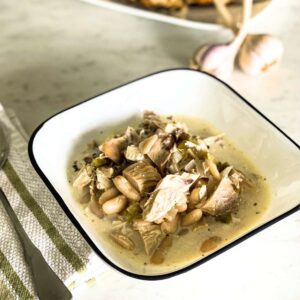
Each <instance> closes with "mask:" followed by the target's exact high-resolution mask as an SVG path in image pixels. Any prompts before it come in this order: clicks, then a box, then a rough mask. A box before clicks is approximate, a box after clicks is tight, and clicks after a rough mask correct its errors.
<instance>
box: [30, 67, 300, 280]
mask: <svg viewBox="0 0 300 300" xmlns="http://www.w3.org/2000/svg"><path fill="white" fill-rule="evenodd" d="M170 71H190V72H197V73H202V74H205V75H207V76H209V77H211V78H213V79H215V80H217V81H218V82H220V83H221V84H222V85H224V86H225V87H227V88H228V89H229V90H230V91H231V92H233V93H234V94H235V95H236V96H238V98H239V99H240V100H241V101H242V102H244V103H245V104H246V105H248V106H249V107H250V108H251V109H252V110H254V111H255V112H256V113H257V114H258V115H259V116H261V117H262V118H263V119H264V120H265V121H267V122H268V123H269V124H271V125H272V126H273V127H274V128H275V129H276V130H277V131H279V132H280V133H281V134H282V135H283V136H284V137H285V138H286V139H287V140H288V141H290V142H291V143H292V144H293V145H294V146H296V148H297V149H298V150H300V146H299V145H298V144H297V143H296V142H295V141H294V140H292V139H291V138H290V137H289V136H288V135H287V134H286V133H285V132H283V131H282V130H281V129H280V128H279V127H278V126H277V125H275V124H274V123H273V122H272V121H271V120H270V119H269V118H267V117H266V116H265V115H264V114H263V113H262V112H260V111H259V110H258V109H257V108H256V107H254V106H253V105H252V104H251V103H249V102H248V101H247V100H246V99H245V98H244V97H243V96H241V95H240V94H239V93H238V92H237V91H235V90H234V89H233V88H232V87H230V86H229V85H228V84H227V83H225V82H224V81H222V80H220V79H219V78H217V77H215V76H213V75H211V74H209V73H206V72H202V71H197V70H192V69H189V68H171V69H165V70H161V71H158V72H154V73H151V74H148V75H145V76H143V77H140V78H137V79H134V80H132V81H129V82H127V83H125V84H122V85H119V86H117V87H115V88H112V89H110V90H108V91H105V92H102V93H100V94H98V95H96V96H93V97H91V98H88V99H86V100H83V101H81V102H79V103H77V104H75V105H72V106H70V107H68V108H66V109H63V110H62V111H60V112H58V113H56V114H54V115H52V116H50V117H49V118H47V119H46V120H45V121H44V122H42V123H41V124H40V125H39V126H38V127H37V128H36V129H35V130H34V132H33V133H32V135H31V137H30V140H29V143H28V154H29V158H30V161H31V164H32V165H33V167H34V169H35V170H36V172H37V173H38V175H39V176H40V177H41V179H42V180H43V181H44V183H45V184H46V186H47V188H48V189H49V190H50V192H51V193H52V194H53V196H54V197H55V199H56V201H57V202H58V203H59V205H60V206H61V208H62V209H63V211H64V212H65V214H66V215H67V216H68V218H69V219H70V220H71V222H72V223H73V225H74V226H75V227H76V228H77V230H78V231H79V232H80V234H81V235H82V236H83V238H84V239H85V240H86V242H87V243H88V244H89V246H90V247H91V248H92V249H93V251H94V252H95V253H97V255H98V256H99V257H100V258H101V259H102V260H104V262H106V263H107V264H108V265H110V266H111V267H113V268H114V269H116V270H117V271H119V272H121V273H123V274H125V275H127V276H130V277H133V278H136V279H141V280H161V279H167V278H171V277H173V276H176V275H179V274H182V273H185V272H187V271H189V270H191V269H193V268H195V267H197V266H199V265H201V264H203V263H205V262H207V261H208V260H210V259H212V258H214V257H216V256H217V255H220V254H222V253H224V252H225V251H227V250H229V249H230V248H232V247H234V246H236V245H238V244H239V243H241V242H243V241H245V240H246V239H248V238H250V237H251V236H253V235H255V234H257V233H259V232H260V231H261V230H263V229H265V228H267V227H269V226H271V225H273V224H275V223H277V222H278V221H280V220H282V219H284V218H286V217H287V216H289V215H291V214H292V213H295V212H297V211H298V210H300V204H298V205H296V206H295V207H294V208H292V209H290V210H289V211H287V212H285V213H283V214H281V215H279V216H278V217H276V218H274V219H272V220H270V221H268V222H267V223H265V224H263V225H261V226H259V227H257V228H255V229H254V230H252V231H250V232H248V233H247V234H245V235H244V236H242V237H240V238H238V239H237V240H235V241H233V242H231V243H230V244H228V245H226V246H224V247H222V248H221V249H219V250H217V251H215V252H213V253H212V254H210V255H208V256H206V257H204V258H202V259H201V260H199V261H197V262H194V263H193V264H191V265H189V266H186V267H184V268H182V269H179V270H176V271H173V272H170V273H166V274H161V275H141V274H136V273H132V272H129V271H127V270H124V269H122V268H120V267H119V266H117V265H115V264H114V263H113V262H112V261H111V260H110V259H108V258H107V257H106V256H105V255H104V254H103V253H102V252H101V251H100V250H99V248H98V247H97V246H96V245H95V244H94V242H93V241H92V240H91V238H90V237H89V236H88V234H87V233H86V231H85V230H84V228H83V227H82V226H81V224H80V223H79V222H78V221H77V219H76V218H75V216H74V215H73V214H72V213H71V211H70V210H69V208H68V207H67V205H66V204H65V202H64V200H63V199H62V198H61V197H60V195H59V194H58V192H57V191H56V190H55V188H54V187H53V186H52V184H51V183H50V181H49V180H48V178H47V176H46V175H45V174H44V173H43V172H42V170H41V169H40V167H39V165H38V163H37V162H36V160H35V157H34V154H33V142H34V138H35V136H36V135H37V133H38V132H39V130H40V129H41V128H42V127H43V126H44V124H45V123H47V122H48V121H49V120H50V119H52V118H53V117H55V116H56V115H58V114H61V113H63V112H65V111H67V110H70V109H72V108H73V107H76V106H79V105H81V104H83V103H85V102H87V101H90V100H92V99H94V98H96V97H99V96H101V95H104V94H106V93H109V92H112V91H114V90H117V89H119V88H121V87H124V86H126V85H129V84H131V83H134V82H136V81H139V80H142V79H145V78H147V77H151V76H153V75H157V74H160V73H165V72H170Z"/></svg>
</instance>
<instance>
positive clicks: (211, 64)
mask: <svg viewBox="0 0 300 300" xmlns="http://www.w3.org/2000/svg"><path fill="white" fill-rule="evenodd" d="M191 67H192V68H194V69H198V70H201V71H204V72H207V73H209V74H212V75H214V76H216V77H218V78H220V79H223V80H226V79H228V78H229V77H230V75H231V74H232V72H233V69H234V52H233V51H232V48H231V46H230V44H215V45H205V46H203V47H201V48H200V49H198V50H197V52H196V53H195V55H194V58H193V62H192V64H191Z"/></svg>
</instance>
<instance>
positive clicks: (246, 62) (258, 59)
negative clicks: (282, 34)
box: [238, 34, 283, 75]
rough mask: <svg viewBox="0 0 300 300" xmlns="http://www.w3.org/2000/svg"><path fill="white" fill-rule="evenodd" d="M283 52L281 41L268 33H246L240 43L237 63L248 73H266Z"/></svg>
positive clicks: (277, 61) (275, 63) (277, 62)
mask: <svg viewBox="0 0 300 300" xmlns="http://www.w3.org/2000/svg"><path fill="white" fill-rule="evenodd" d="M282 53H283V45H282V43H281V41H280V40H279V39H278V38H276V37H274V36H271V35H268V34H255V35H248V36H247V37H246V39H245V40H244V43H243V44H242V46H241V48H240V51H239V55H238V63H239V66H240V68H241V69H242V70H243V71H244V72H245V73H248V74H250V75H259V74H262V73H266V72H268V71H270V70H271V69H273V68H274V67H275V66H277V65H278V64H279V62H280V59H281V56H282Z"/></svg>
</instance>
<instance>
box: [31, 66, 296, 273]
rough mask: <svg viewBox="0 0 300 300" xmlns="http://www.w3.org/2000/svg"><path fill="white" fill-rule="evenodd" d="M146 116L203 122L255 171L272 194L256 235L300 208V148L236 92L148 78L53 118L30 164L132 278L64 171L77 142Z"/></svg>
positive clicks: (203, 81)
mask: <svg viewBox="0 0 300 300" xmlns="http://www.w3.org/2000/svg"><path fill="white" fill-rule="evenodd" d="M145 109H149V110H153V111H155V112H157V113H161V114H181V115H182V114H184V115H191V116H196V117H199V118H202V119H205V120H207V121H209V122H210V123H211V124H213V125H214V126H215V127H216V128H218V129H219V130H221V131H222V132H224V133H225V134H226V135H227V136H228V137H229V138H230V140H231V141H233V142H234V143H235V144H236V145H237V146H238V147H239V149H241V150H242V151H244V152H245V153H246V155H247V156H248V157H249V158H250V159H251V160H252V161H254V162H255V163H256V165H257V166H259V168H260V170H261V172H262V174H264V175H265V176H266V178H267V180H268V183H269V185H270V187H271V192H272V198H271V203H270V207H269V209H268V211H267V213H266V214H264V216H263V217H262V218H261V219H260V221H259V223H258V224H257V225H256V227H259V226H261V225H262V224H265V223H267V222H268V221H270V220H272V219H274V218H276V217H278V216H279V215H282V214H284V213H285V212H287V211H289V210H291V209H292V208H294V207H296V206H297V205H299V202H300V196H299V195H300V151H299V148H298V147H297V145H295V144H293V143H292V142H291V141H290V140H289V139H288V138H286V137H285V136H284V135H283V134H282V133H281V132H279V131H278V130H277V129H276V128H275V127H274V126H273V125H272V124H271V123H269V122H268V121H267V120H266V119H264V118H263V117H262V116H261V115H259V113H258V112H257V111H256V110H255V109H253V108H252V107H250V106H249V105H248V104H247V103H246V102H244V101H243V100H242V99H241V97H240V96H239V95H238V94H236V93H235V92H234V91H233V90H231V89H230V88H229V87H227V86H226V85H225V84H223V83H222V82H220V81H218V80H216V79H215V78H213V77H211V76H209V75H207V74H204V73H200V72H196V71H191V70H170V71H164V72H160V73H157V74H154V75H150V76H148V77H145V78H142V79H139V80H137V81H134V82H132V83H129V84H127V85H125V86H122V87H119V88H117V89H115V90H112V91H110V92H107V93H105V94H103V95H100V96H97V97H95V98H93V99H91V100H89V101H86V102H83V103H81V104H79V105H77V106H75V107H72V108H70V109H67V110H65V111H64V112H62V113H59V114H57V115H56V116H54V117H52V118H50V119H49V120H48V121H46V122H45V123H44V124H43V125H42V126H41V127H40V128H39V130H37V132H36V134H35V136H34V138H33V141H32V149H31V150H32V156H33V158H34V160H35V163H36V165H37V167H38V169H39V171H40V172H42V173H43V175H44V176H45V177H46V178H47V180H48V181H49V183H50V184H51V185H52V187H53V188H54V189H55V191H56V192H57V193H58V195H59V196H60V198H61V200H60V201H63V202H64V204H65V205H66V206H67V208H68V210H69V211H70V212H71V214H72V215H73V216H74V217H75V219H76V220H77V221H78V222H79V223H80V225H81V227H82V228H83V230H84V231H85V232H86V234H87V235H88V236H89V238H90V239H91V240H92V242H93V243H94V245H95V246H96V247H97V248H98V249H99V250H100V251H101V252H102V253H103V254H104V256H106V257H107V258H108V259H109V260H111V261H112V262H113V263H114V264H115V265H117V266H118V267H120V268H122V269H125V270H126V271H129V272H131V271H132V270H130V268H128V266H126V265H124V264H123V262H122V261H119V260H118V257H114V256H113V255H112V254H111V253H109V251H107V249H105V246H103V244H102V242H101V238H100V237H99V235H98V234H97V230H96V229H95V226H92V225H91V223H90V222H89V221H88V220H87V218H86V217H85V216H84V215H83V212H82V210H81V209H80V207H79V205H78V204H77V203H76V201H74V199H73V196H72V193H71V189H70V187H69V182H68V179H67V173H66V170H67V168H68V164H69V163H70V155H71V154H72V153H73V152H74V147H77V145H78V144H79V142H81V141H82V143H83V142H84V141H89V140H90V137H91V136H92V134H93V133H95V132H97V131H99V130H106V129H107V128H111V127H116V126H120V124H126V122H128V120H130V119H132V118H136V117H138V116H140V115H141V113H142V111H143V110H145ZM246 233H247V232H245V234H246Z"/></svg>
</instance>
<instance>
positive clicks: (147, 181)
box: [123, 161, 161, 195]
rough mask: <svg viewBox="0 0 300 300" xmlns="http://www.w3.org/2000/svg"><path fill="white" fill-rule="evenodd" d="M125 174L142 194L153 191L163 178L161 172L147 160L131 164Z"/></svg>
mask: <svg viewBox="0 0 300 300" xmlns="http://www.w3.org/2000/svg"><path fill="white" fill-rule="evenodd" d="M123 175H124V177H125V178H126V179H127V180H128V181H129V182H130V183H131V184H132V186H133V187H134V188H135V189H136V190H137V191H138V192H139V193H140V194H141V195H144V194H146V193H149V192H152V191H153V190H154V188H155V186H156V185H157V183H158V182H159V180H160V179H161V176H160V174H159V172H158V171H157V170H156V169H155V168H154V167H153V166H152V165H151V164H149V163H148V162H146V161H141V162H137V163H135V164H132V165H130V166H129V167H127V168H126V169H125V170H124V171H123Z"/></svg>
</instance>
